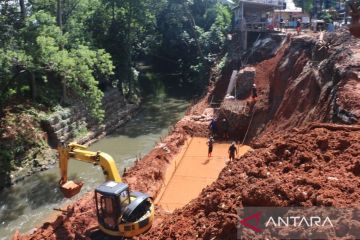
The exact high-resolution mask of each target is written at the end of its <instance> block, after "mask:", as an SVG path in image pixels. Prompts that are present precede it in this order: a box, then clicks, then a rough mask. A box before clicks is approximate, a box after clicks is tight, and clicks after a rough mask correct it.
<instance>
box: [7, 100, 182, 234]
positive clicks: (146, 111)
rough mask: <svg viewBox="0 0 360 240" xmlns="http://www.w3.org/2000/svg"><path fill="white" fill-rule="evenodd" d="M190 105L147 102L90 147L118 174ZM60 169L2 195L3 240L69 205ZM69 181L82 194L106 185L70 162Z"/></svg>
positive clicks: (91, 170) (94, 172)
mask: <svg viewBox="0 0 360 240" xmlns="http://www.w3.org/2000/svg"><path fill="white" fill-rule="evenodd" d="M188 105H189V104H188V101H186V100H182V99H175V98H171V97H167V96H165V95H161V96H157V97H152V98H149V99H146V100H145V101H144V104H143V106H142V107H141V111H140V112H139V113H138V114H137V115H136V116H135V117H134V118H133V119H132V120H130V121H129V122H128V123H126V124H125V125H124V126H122V127H120V128H119V129H117V130H116V131H115V132H113V133H112V134H111V135H109V136H107V137H105V138H103V139H101V140H100V141H98V142H96V143H94V144H93V145H91V146H90V149H91V150H93V151H102V152H106V153H108V154H110V155H111V156H112V157H113V158H114V159H115V161H116V164H117V166H118V169H119V171H120V172H121V173H122V172H123V169H124V167H130V166H132V165H133V163H134V161H135V159H136V157H137V156H144V155H145V154H146V153H148V152H149V151H150V150H151V149H152V148H153V147H154V146H155V144H156V142H158V141H159V139H160V137H162V136H165V135H166V134H167V133H168V129H169V127H170V126H171V125H173V124H174V123H175V122H176V121H177V120H179V119H180V118H181V117H182V116H183V115H184V113H185V110H186V108H187V107H188ZM58 172H59V169H58V168H57V165H56V166H55V167H54V168H52V169H49V170H47V171H45V172H40V173H38V174H35V175H33V176H31V177H29V178H27V179H26V180H25V181H24V182H21V183H19V184H17V185H15V186H13V187H12V188H9V189H6V190H4V191H2V192H0V240H5V239H6V240H7V239H10V236H11V235H12V234H13V233H14V231H15V230H16V229H19V230H20V232H21V233H25V232H27V231H29V230H31V229H33V228H35V227H37V226H39V225H41V223H42V222H44V221H46V219H47V218H48V216H49V215H50V214H51V213H52V212H53V208H60V207H61V206H63V205H65V204H68V203H70V200H67V199H64V198H63V196H62V194H61V192H59V189H58V185H57V183H58V181H59V179H60V176H59V173H58ZM69 178H70V179H74V178H75V179H77V180H81V181H83V182H84V186H83V188H82V190H81V193H82V194H83V193H85V192H88V191H92V190H93V189H94V188H95V187H96V186H97V185H99V184H100V183H102V182H103V181H104V176H103V174H102V171H101V170H100V167H99V166H93V165H91V164H86V163H82V162H79V161H70V163H69ZM80 196H81V194H78V195H77V196H76V197H74V198H73V199H72V200H74V199H77V198H79V197H80Z"/></svg>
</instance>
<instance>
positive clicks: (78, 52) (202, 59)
mask: <svg viewBox="0 0 360 240" xmlns="http://www.w3.org/2000/svg"><path fill="white" fill-rule="evenodd" d="M59 1H61V3H62V8H61V9H58V4H57V3H58V2H59ZM25 10H27V11H26V13H27V14H26V16H25V17H22V16H21V15H20V11H19V5H18V2H17V1H0V13H1V14H0V30H1V32H2V35H1V36H0V87H1V89H2V91H1V92H0V105H2V104H3V103H4V102H6V101H8V100H9V99H11V98H14V97H17V98H19V97H20V98H25V99H31V100H32V101H37V102H42V103H45V104H47V105H50V106H51V105H54V104H59V103H66V102H67V97H69V98H72V99H73V98H75V101H76V99H78V100H79V101H83V102H84V103H85V106H86V108H88V110H89V112H90V113H91V114H92V115H93V116H94V117H96V118H97V119H100V120H101V119H102V118H103V115H104V112H103V110H102V107H101V98H102V95H103V94H102V92H101V91H100V89H99V87H100V86H107V85H113V84H114V83H118V87H119V89H120V90H123V92H124V93H125V95H128V96H131V95H133V94H134V93H137V88H138V80H137V78H138V77H137V74H136V70H135V68H136V64H135V63H136V62H139V61H152V63H154V62H156V63H158V66H159V68H158V69H160V70H161V71H164V72H167V73H169V74H171V75H176V76H180V77H179V78H176V79H172V80H171V81H172V82H171V84H172V85H175V86H177V85H186V84H187V85H190V86H192V85H193V86H194V88H195V89H202V88H204V87H205V86H206V80H207V77H208V72H209V68H210V67H211V66H212V64H213V62H214V60H215V59H216V58H217V55H218V54H220V53H223V52H224V45H225V34H226V32H227V28H228V26H229V25H230V22H231V11H230V9H229V8H228V7H227V6H224V5H221V4H219V3H218V1H215V0H192V1H190V0H160V1H159V0H123V1H118V0H29V1H28V4H27V9H25ZM58 13H59V14H60V15H61V20H62V23H61V24H60V23H59V21H57V20H58V19H57V16H58ZM153 60H156V61H153Z"/></svg>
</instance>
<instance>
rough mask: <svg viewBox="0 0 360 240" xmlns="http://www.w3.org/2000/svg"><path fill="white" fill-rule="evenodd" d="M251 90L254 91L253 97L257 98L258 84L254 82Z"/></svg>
mask: <svg viewBox="0 0 360 240" xmlns="http://www.w3.org/2000/svg"><path fill="white" fill-rule="evenodd" d="M251 92H252V98H253V99H254V100H255V99H256V98H257V88H256V84H255V83H254V84H253V86H252V88H251Z"/></svg>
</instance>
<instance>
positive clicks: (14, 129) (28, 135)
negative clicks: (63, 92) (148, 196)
mask: <svg viewBox="0 0 360 240" xmlns="http://www.w3.org/2000/svg"><path fill="white" fill-rule="evenodd" d="M102 102H103V108H104V110H105V119H104V122H103V123H102V124H99V123H98V122H97V121H96V120H95V119H93V118H91V117H90V116H89V115H88V114H87V112H86V111H85V109H84V108H83V107H84V106H82V105H81V104H75V103H74V105H72V106H70V107H60V106H58V107H55V108H54V109H53V110H51V109H47V108H44V107H43V108H41V106H32V105H31V104H30V103H29V105H24V106H21V105H15V106H13V107H11V108H10V107H8V108H6V109H5V110H4V112H5V114H4V117H3V118H2V121H1V129H3V131H2V134H1V138H0V146H1V152H0V153H1V154H0V155H2V160H1V161H0V166H1V168H0V169H1V170H0V173H1V177H0V190H1V189H3V188H5V187H10V186H12V185H14V184H17V183H21V181H24V180H25V179H26V178H27V177H29V176H31V175H33V174H35V173H37V172H41V171H45V170H48V169H49V168H51V167H53V166H54V165H55V163H56V159H57V156H56V147H57V145H58V144H59V143H60V142H61V141H63V142H70V141H76V142H78V143H80V144H84V145H90V144H91V143H94V142H96V141H98V140H99V139H101V138H103V137H104V136H106V135H107V134H109V133H110V132H112V131H114V129H116V128H118V127H119V126H121V125H123V124H124V123H126V122H127V121H129V120H130V119H131V118H132V116H133V115H135V114H136V113H137V110H138V109H139V106H140V102H135V103H131V104H130V103H127V102H126V101H125V99H124V98H123V96H122V95H121V94H120V92H119V91H118V90H117V89H110V90H108V91H107V92H105V94H104V98H103V101H102Z"/></svg>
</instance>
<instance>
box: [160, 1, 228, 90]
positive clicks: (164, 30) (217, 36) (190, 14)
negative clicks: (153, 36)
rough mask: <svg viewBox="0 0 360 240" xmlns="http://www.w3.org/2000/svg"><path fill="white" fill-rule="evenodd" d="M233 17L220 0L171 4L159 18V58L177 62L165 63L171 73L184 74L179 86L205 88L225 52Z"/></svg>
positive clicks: (170, 2)
mask: <svg viewBox="0 0 360 240" xmlns="http://www.w3.org/2000/svg"><path fill="white" fill-rule="evenodd" d="M231 16H232V15H231V11H230V9H229V8H228V7H226V6H224V5H221V4H218V3H217V1H211V0H194V1H193V2H190V1H175V0H172V1H168V4H167V6H166V7H165V8H164V10H163V11H162V12H161V13H160V14H159V16H158V26H159V30H160V32H161V34H162V42H161V46H160V48H159V53H158V55H161V56H164V57H166V59H171V60H173V62H174V63H173V64H172V63H171V62H167V63H166V62H165V63H164V62H162V63H161V64H165V66H166V68H167V70H168V71H173V72H181V73H182V77H181V79H178V81H179V82H178V84H181V83H188V84H190V85H193V86H194V87H195V88H196V89H198V90H202V89H204V88H205V86H206V81H207V80H208V73H209V70H210V67H211V66H212V64H213V63H214V60H215V58H216V56H217V55H218V54H220V53H222V52H223V50H224V44H225V34H226V32H227V30H228V28H229V26H230V23H231Z"/></svg>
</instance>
